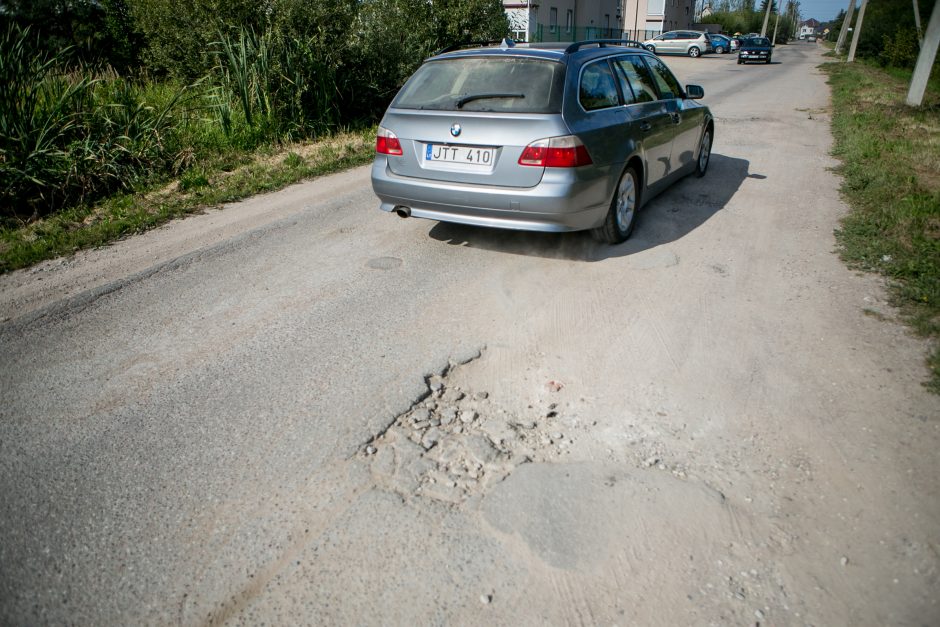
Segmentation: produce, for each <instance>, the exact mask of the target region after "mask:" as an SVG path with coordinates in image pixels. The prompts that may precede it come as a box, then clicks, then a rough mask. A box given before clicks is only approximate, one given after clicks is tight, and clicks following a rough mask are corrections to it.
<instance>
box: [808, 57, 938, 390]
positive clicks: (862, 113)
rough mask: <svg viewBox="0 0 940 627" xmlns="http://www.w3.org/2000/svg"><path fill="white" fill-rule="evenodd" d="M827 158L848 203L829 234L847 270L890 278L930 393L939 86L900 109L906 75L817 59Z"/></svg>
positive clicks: (934, 365)
mask: <svg viewBox="0 0 940 627" xmlns="http://www.w3.org/2000/svg"><path fill="white" fill-rule="evenodd" d="M822 67H823V69H824V70H825V71H827V72H828V73H829V76H830V79H829V83H830V85H831V86H832V100H833V120H832V130H833V135H834V137H835V147H834V155H835V156H836V157H838V158H839V159H840V160H841V161H842V165H841V167H840V168H839V170H840V172H841V174H842V176H843V180H844V182H843V185H842V193H843V195H844V197H845V199H846V200H847V201H848V203H849V204H850V206H851V207H852V210H851V212H850V213H849V214H848V215H847V216H846V217H845V218H844V219H843V220H842V228H841V229H840V230H839V231H838V232H837V236H838V239H839V242H840V244H841V247H842V256H843V258H844V259H845V260H846V262H848V263H849V264H850V265H851V266H852V267H855V268H860V269H864V270H869V271H876V272H880V273H881V274H883V275H885V276H886V277H889V278H890V284H891V292H892V296H893V301H894V304H895V305H897V306H898V307H900V309H901V312H902V314H903V315H904V318H905V319H906V321H907V322H908V323H909V324H910V325H911V328H912V329H913V330H914V331H915V332H917V333H918V334H919V335H922V336H924V337H928V338H930V339H931V340H933V344H934V349H933V352H932V353H931V355H930V356H929V358H928V360H927V367H928V368H929V369H930V371H931V378H930V380H929V381H928V382H927V383H926V385H927V386H928V387H929V388H930V389H931V390H932V391H933V392H935V393H938V394H940V84H938V80H937V79H936V78H934V79H933V80H931V82H930V84H929V86H928V90H927V94H926V97H925V99H924V106H922V107H919V108H911V107H907V106H906V105H905V104H904V101H905V98H906V96H907V88H908V81H909V80H910V72H903V71H898V70H890V71H888V70H884V69H880V68H878V67H875V66H873V65H867V64H864V63H854V64H846V63H827V64H825V65H823V66H822Z"/></svg>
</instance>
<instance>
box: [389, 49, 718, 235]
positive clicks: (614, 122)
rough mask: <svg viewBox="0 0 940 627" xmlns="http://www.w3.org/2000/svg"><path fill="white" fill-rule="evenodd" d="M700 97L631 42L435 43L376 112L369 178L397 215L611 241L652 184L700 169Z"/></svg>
mask: <svg viewBox="0 0 940 627" xmlns="http://www.w3.org/2000/svg"><path fill="white" fill-rule="evenodd" d="M703 96H704V90H703V89H702V88H701V87H699V86H697V85H687V86H686V87H685V88H683V87H682V86H680V84H679V82H678V81H677V80H676V78H675V77H674V76H673V74H672V72H670V71H669V68H667V67H666V65H665V64H664V63H663V62H662V61H661V60H659V59H658V58H656V56H654V55H653V54H651V53H649V52H647V51H646V50H644V49H643V48H642V44H639V43H636V42H623V41H620V40H596V41H582V42H578V43H574V44H571V45H567V47H560V46H558V45H557V44H556V45H554V46H552V45H551V44H547V45H545V46H543V47H540V46H538V45H535V44H533V45H531V46H528V45H526V44H519V45H514V44H513V43H512V42H511V41H506V40H504V41H503V42H501V44H500V45H492V46H486V47H477V48H471V49H458V50H445V51H442V52H441V53H439V54H437V55H435V56H434V57H431V58H430V59H428V60H427V61H425V63H424V64H423V65H422V66H421V67H420V68H419V69H418V70H417V72H415V74H414V75H413V76H412V77H411V78H410V79H409V80H408V82H407V83H405V85H404V87H402V89H401V91H400V92H399V93H398V95H397V96H396V97H395V99H394V100H393V101H392V104H391V105H390V106H389V108H388V111H387V112H386V113H385V116H384V117H383V118H382V122H381V124H380V126H379V130H378V137H377V139H376V153H377V154H376V158H375V162H374V163H373V166H372V187H373V189H374V190H375V193H376V195H377V196H378V197H379V199H380V201H381V205H380V206H381V209H383V210H384V211H390V212H395V213H396V214H398V215H399V216H401V217H409V216H414V217H420V218H429V219H432V220H440V221H445V222H458V223H463V224H471V225H477V226H487V227H499V228H507V229H521V230H531V231H550V232H560V231H579V230H589V229H590V230H591V231H592V234H593V235H594V236H595V237H596V238H597V239H598V240H600V241H603V242H608V243H611V244H617V243H620V242H622V241H624V240H625V239H627V237H629V236H630V233H631V231H632V230H633V226H634V224H635V221H636V212H637V210H638V209H639V208H640V207H642V206H643V205H644V204H645V203H646V202H648V201H649V200H650V199H651V198H653V197H654V196H655V195H656V194H657V193H659V192H660V191H662V190H663V189H665V188H666V187H668V186H669V185H670V184H671V183H673V182H675V181H676V180H678V179H680V178H681V177H683V176H685V175H687V174H691V173H695V174H696V175H698V176H703V175H704V174H705V171H706V169H707V167H708V159H709V155H710V153H711V146H712V140H713V138H714V120H713V118H712V115H711V112H710V111H709V110H708V107H706V106H704V105H702V104H700V103H698V102H696V100H698V99H700V98H702V97H703Z"/></svg>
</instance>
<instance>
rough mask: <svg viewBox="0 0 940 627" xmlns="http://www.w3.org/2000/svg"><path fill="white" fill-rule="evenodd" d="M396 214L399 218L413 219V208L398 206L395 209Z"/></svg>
mask: <svg viewBox="0 0 940 627" xmlns="http://www.w3.org/2000/svg"><path fill="white" fill-rule="evenodd" d="M395 213H397V214H398V217H399V218H410V217H411V207H406V206H404V205H398V206H397V207H395Z"/></svg>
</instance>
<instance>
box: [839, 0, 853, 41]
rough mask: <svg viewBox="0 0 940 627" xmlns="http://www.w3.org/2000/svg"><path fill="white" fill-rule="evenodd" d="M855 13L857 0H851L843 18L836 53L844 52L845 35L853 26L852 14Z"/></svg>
mask: <svg viewBox="0 0 940 627" xmlns="http://www.w3.org/2000/svg"><path fill="white" fill-rule="evenodd" d="M853 13H855V0H849V8H848V9H846V10H845V19H844V20H842V28H840V29H839V40H838V41H837V42H836V54H841V53H842V46H844V45H845V35H846V33H848V32H849V29H850V28H852V14H853Z"/></svg>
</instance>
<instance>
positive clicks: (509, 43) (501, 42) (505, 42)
mask: <svg viewBox="0 0 940 627" xmlns="http://www.w3.org/2000/svg"><path fill="white" fill-rule="evenodd" d="M515 45H516V42H514V41H513V40H512V39H509V38H503V39H494V40H491V41H468V42H466V43H462V44H454V45H452V46H447V47H446V48H441V49H440V50H438V51H437V52H435V53H434V55H433V56H435V57H436V56H437V55H439V54H444V53H445V52H453V51H454V50H461V49H462V48H476V47H483V46H500V47H503V48H514V47H515Z"/></svg>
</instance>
